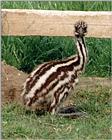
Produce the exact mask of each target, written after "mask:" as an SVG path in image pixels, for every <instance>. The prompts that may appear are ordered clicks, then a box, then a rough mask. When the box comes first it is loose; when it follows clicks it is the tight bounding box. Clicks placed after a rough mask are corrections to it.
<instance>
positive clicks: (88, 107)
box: [2, 86, 111, 140]
mask: <svg viewBox="0 0 112 140" xmlns="http://www.w3.org/2000/svg"><path fill="white" fill-rule="evenodd" d="M110 94H111V92H110V90H109V89H108V88H104V87H99V86H98V87H96V89H95V90H94V91H89V90H85V91H81V90H80V91H78V92H77V93H76V94H75V95H74V96H73V98H72V99H73V101H74V103H75V104H77V107H79V108H80V110H82V111H85V112H87V114H88V115H87V117H82V118H77V119H68V118H62V117H59V116H51V115H49V114H46V115H45V116H44V115H43V116H37V115H36V114H35V113H31V114H27V113H26V111H25V109H24V108H23V107H21V106H20V105H17V104H14V103H12V104H9V105H5V106H4V107H3V109H2V118H3V121H2V128H3V131H2V137H3V138H4V139H16V138H19V139H22V138H24V139H51V140H52V139H57V140H58V139H65V140H66V139H88V140H90V139H111V133H110V131H111V128H110V127H111V114H110V112H111V108H110Z"/></svg>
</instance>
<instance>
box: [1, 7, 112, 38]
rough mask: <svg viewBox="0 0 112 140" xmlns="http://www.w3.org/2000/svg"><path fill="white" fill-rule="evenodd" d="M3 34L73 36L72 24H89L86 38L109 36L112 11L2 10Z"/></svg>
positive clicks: (111, 33)
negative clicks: (80, 22) (82, 22)
mask: <svg viewBox="0 0 112 140" xmlns="http://www.w3.org/2000/svg"><path fill="white" fill-rule="evenodd" d="M1 12H2V35H4V36H6V35H8V36H9V35H11V36H29V35H41V36H73V32H74V28H73V26H74V23H75V22H76V21H78V20H84V21H86V22H87V24H88V37H99V38H103V37H105V38H111V37H112V12H103V11H102V12H101V11H100V12H89V11H87V12H82V11H52V10H22V9H2V10H1Z"/></svg>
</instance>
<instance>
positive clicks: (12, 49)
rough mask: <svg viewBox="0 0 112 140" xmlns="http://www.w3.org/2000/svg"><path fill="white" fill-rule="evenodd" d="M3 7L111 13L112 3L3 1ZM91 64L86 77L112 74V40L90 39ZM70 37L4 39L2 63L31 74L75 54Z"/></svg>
mask: <svg viewBox="0 0 112 140" xmlns="http://www.w3.org/2000/svg"><path fill="white" fill-rule="evenodd" d="M1 7H2V8H9V9H13V8H14V9H17V8H18V9H45V10H46V9H47V10H81V11H84V10H85V11H96V10H98V11H101V10H102V11H104V10H106V11H110V10H111V2H73V1H70V2H45V1H44V2H34V1H32V2H31V1H28V2H20V1H15V2H14V1H2V2H1ZM86 44H87V47H88V50H89V62H88V65H87V67H86V72H85V75H86V76H102V77H104V76H110V75H111V52H110V50H111V40H110V39H99V38H96V39H95V38H88V39H87V40H86ZM74 48H75V45H74V41H73V39H72V38H69V37H44V36H43V37H42V36H38V37H37V36H33V37H32V36H29V37H11V36H10V37H9V36H8V37H2V60H5V61H6V62H7V63H8V64H10V65H13V66H15V67H17V68H18V69H19V70H22V71H25V72H28V73H29V72H31V71H32V70H33V69H34V67H35V66H36V65H38V64H41V63H43V62H47V61H50V60H61V59H64V58H67V57H68V56H71V55H73V54H74V53H76V50H75V49H74Z"/></svg>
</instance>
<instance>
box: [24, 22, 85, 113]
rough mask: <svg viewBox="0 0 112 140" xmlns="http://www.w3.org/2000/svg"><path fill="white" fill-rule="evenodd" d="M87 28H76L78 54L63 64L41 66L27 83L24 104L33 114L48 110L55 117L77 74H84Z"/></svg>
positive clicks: (81, 24) (82, 24)
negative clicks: (35, 111)
mask: <svg viewBox="0 0 112 140" xmlns="http://www.w3.org/2000/svg"><path fill="white" fill-rule="evenodd" d="M86 32H87V24H86V23H85V22H83V21H79V22H77V23H76V24H75V37H76V40H77V44H76V46H77V51H78V54H77V55H75V56H72V57H70V58H68V59H66V60H63V61H51V62H47V63H44V64H41V65H40V66H39V67H38V68H37V69H36V70H34V71H33V72H32V73H31V74H30V75H29V77H28V78H27V79H26V82H25V84H24V89H23V92H22V99H23V103H24V105H25V106H26V107H28V108H30V109H33V110H46V111H49V112H51V113H52V114H55V113H56V112H57V110H58V108H59V105H60V104H61V102H62V101H63V100H64V99H66V97H67V96H68V95H69V94H70V92H71V90H72V89H73V87H74V86H75V84H76V83H77V82H78V78H77V77H78V74H79V73H81V72H82V71H83V70H84V67H85V64H86V61H87V49H86V47H85V42H84V35H85V34H86Z"/></svg>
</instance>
